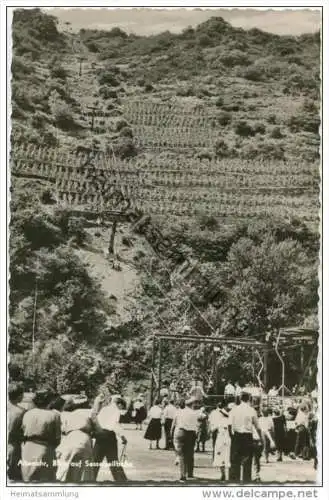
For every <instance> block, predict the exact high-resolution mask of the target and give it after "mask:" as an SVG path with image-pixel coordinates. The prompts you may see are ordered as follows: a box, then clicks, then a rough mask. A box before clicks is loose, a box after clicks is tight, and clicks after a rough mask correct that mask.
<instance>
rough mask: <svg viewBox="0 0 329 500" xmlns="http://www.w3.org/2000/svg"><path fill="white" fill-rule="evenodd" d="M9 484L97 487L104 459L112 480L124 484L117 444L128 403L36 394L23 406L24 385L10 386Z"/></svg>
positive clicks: (116, 398)
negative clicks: (36, 482)
mask: <svg viewBox="0 0 329 500" xmlns="http://www.w3.org/2000/svg"><path fill="white" fill-rule="evenodd" d="M8 392H9V403H8V457H7V461H8V469H7V473H8V478H9V479H10V480H12V481H24V482H33V481H38V482H44V483H48V482H55V481H59V482H66V483H81V482H94V481H96V479H97V475H98V472H99V468H100V466H101V464H102V462H103V460H104V458H106V460H107V463H108V466H109V468H110V471H111V473H112V476H113V479H114V480H115V481H120V482H123V481H125V480H126V476H125V472H124V469H123V467H122V459H121V458H122V457H120V459H119V457H118V439H120V440H121V443H122V445H123V446H125V445H126V443H127V439H126V437H125V435H124V431H123V426H122V424H121V423H120V420H121V417H122V415H123V414H124V413H125V411H126V402H125V400H124V399H123V398H122V397H121V396H120V395H112V396H111V398H110V399H108V400H106V398H105V396H104V394H99V395H98V396H97V397H96V398H95V400H94V402H93V404H92V405H91V404H90V401H89V400H88V398H87V397H86V396H84V395H80V396H77V397H75V398H74V397H69V398H64V397H61V396H58V395H55V394H53V393H52V392H51V391H49V390H42V391H37V392H36V393H34V394H32V395H31V398H30V399H29V398H26V399H27V401H26V400H25V402H22V398H23V393H24V391H23V388H22V386H21V385H20V384H16V383H15V384H10V385H9V389H8ZM24 406H25V407H24Z"/></svg>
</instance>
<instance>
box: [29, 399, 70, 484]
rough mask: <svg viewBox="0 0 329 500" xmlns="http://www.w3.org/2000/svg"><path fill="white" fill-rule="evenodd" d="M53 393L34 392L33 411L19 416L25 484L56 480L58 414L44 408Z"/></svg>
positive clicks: (46, 406) (58, 438) (49, 401)
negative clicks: (20, 418)
mask: <svg viewBox="0 0 329 500" xmlns="http://www.w3.org/2000/svg"><path fill="white" fill-rule="evenodd" d="M52 400H53V394H52V393H51V392H50V391H48V390H43V391H38V392H37V393H36V394H35V397H34V404H35V406H36V407H35V408H33V409H31V410H28V411H27V412H26V413H25V414H24V417H23V423H22V427H23V444H22V462H21V464H22V478H23V481H25V482H32V481H40V482H44V483H47V482H53V481H55V480H56V465H55V459H56V448H57V446H58V445H59V443H60V440H61V419H60V415H59V414H58V413H57V412H54V411H53V410H49V409H48V405H49V404H50V403H51V401H52Z"/></svg>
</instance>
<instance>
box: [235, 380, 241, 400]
mask: <svg viewBox="0 0 329 500" xmlns="http://www.w3.org/2000/svg"><path fill="white" fill-rule="evenodd" d="M234 389H235V391H234V392H235V399H236V401H240V396H241V392H242V389H241V387H240V384H239V382H235V384H234Z"/></svg>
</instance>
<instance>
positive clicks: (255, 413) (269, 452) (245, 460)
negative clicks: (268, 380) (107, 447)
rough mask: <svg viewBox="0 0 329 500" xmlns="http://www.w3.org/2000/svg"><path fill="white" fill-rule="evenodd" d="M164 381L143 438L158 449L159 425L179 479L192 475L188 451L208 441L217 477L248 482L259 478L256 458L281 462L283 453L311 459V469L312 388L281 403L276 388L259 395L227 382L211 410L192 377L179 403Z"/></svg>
mask: <svg viewBox="0 0 329 500" xmlns="http://www.w3.org/2000/svg"><path fill="white" fill-rule="evenodd" d="M166 385H167V384H165V386H164V388H163V390H160V398H158V399H157V400H156V401H155V404H154V406H152V408H151V409H150V412H149V415H148V417H149V421H148V426H147V429H146V432H145V436H144V437H145V438H146V439H149V440H150V449H152V444H151V443H152V441H155V443H156V449H159V441H160V439H161V429H162V427H163V430H164V437H165V443H166V445H165V449H170V448H172V449H174V450H175V452H176V457H177V458H176V463H177V464H178V463H179V464H180V480H181V481H185V480H186V478H187V477H193V462H194V459H193V455H194V453H195V452H204V451H205V448H206V443H207V442H208V441H210V443H211V448H212V465H213V466H214V467H217V468H218V469H219V471H220V475H219V478H220V480H222V481H224V480H230V481H232V482H238V481H240V479H241V480H242V481H244V482H250V481H251V480H252V477H254V479H255V480H256V481H259V480H260V468H261V463H262V460H264V462H265V463H269V462H270V461H272V460H276V461H278V462H282V461H283V460H284V457H288V456H289V457H290V459H294V460H296V459H302V460H311V459H313V465H314V468H317V447H316V435H317V393H316V391H312V393H311V394H309V395H307V394H305V396H303V397H299V398H294V399H291V398H290V399H287V400H285V401H284V402H283V401H282V399H281V398H280V397H278V392H277V389H276V387H274V388H272V390H270V391H269V392H268V394H267V395H265V396H268V397H266V398H265V399H264V393H262V391H260V390H258V391H256V390H255V387H254V386H252V385H251V384H247V385H246V386H245V387H243V388H241V387H240V386H239V384H234V385H233V384H231V382H230V381H228V382H227V384H226V386H225V389H224V395H223V397H222V398H221V399H220V401H219V402H218V403H217V406H216V407H215V408H212V407H211V406H210V407H209V406H205V403H206V402H207V395H206V394H205V392H204V390H203V388H202V383H201V382H200V381H193V383H192V387H191V389H190V392H189V395H188V399H187V400H186V401H185V402H184V400H180V401H179V400H177V399H175V397H174V396H173V394H172V393H171V392H170V391H168V390H167V387H166ZM161 396H162V397H161ZM169 398H171V399H169ZM191 410H193V412H192V411H191ZM161 424H162V425H161ZM272 457H273V459H272ZM191 464H192V465H191ZM252 464H254V473H253V474H252Z"/></svg>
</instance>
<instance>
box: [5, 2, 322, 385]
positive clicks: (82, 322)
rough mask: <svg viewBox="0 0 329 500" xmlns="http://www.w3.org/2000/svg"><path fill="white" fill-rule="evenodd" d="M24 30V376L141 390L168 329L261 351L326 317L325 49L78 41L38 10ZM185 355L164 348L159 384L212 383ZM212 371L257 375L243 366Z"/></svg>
mask: <svg viewBox="0 0 329 500" xmlns="http://www.w3.org/2000/svg"><path fill="white" fill-rule="evenodd" d="M13 33H14V35H13V37H14V56H13V62H12V75H13V76H12V105H13V106H12V124H13V127H12V161H11V173H12V178H11V180H12V185H11V190H12V200H11V214H12V217H11V240H10V252H11V278H10V279H11V281H10V287H11V297H10V315H11V324H10V339H11V340H10V342H11V343H10V352H11V365H10V373H11V377H12V378H21V377H23V378H24V380H25V381H26V384H31V385H35V384H43V383H46V384H50V385H52V386H53V387H54V388H56V389H57V390H59V391H62V390H72V391H75V390H79V388H82V387H83V388H85V387H87V388H88V390H90V391H91V392H92V391H94V390H95V389H96V388H97V387H98V386H99V385H100V384H101V383H103V382H104V379H105V378H106V377H107V376H109V375H114V374H116V375H117V378H116V381H115V382H113V380H112V382H111V383H112V384H114V385H115V384H117V385H116V388H115V390H122V389H124V388H125V387H127V386H128V385H129V387H131V384H133V385H134V386H135V387H136V390H137V389H138V387H139V386H140V388H143V387H144V388H145V386H144V385H143V384H145V379H147V377H148V376H149V369H150V361H151V356H152V346H151V343H152V336H153V334H155V333H157V332H159V333H160V332H161V333H163V332H167V333H169V332H170V333H173V332H174V333H177V332H180V331H182V329H183V328H184V326H185V327H186V326H187V325H188V326H189V328H190V329H191V330H192V331H193V332H196V333H197V334H198V335H200V336H201V335H204V334H208V335H232V336H240V335H249V336H257V337H258V338H264V336H265V333H266V332H267V331H271V332H275V331H276V330H277V329H278V328H280V327H282V326H287V325H291V324H294V323H303V322H304V321H306V320H307V318H308V317H311V318H314V317H315V316H316V311H317V303H318V292H317V286H318V282H317V266H318V247H319V241H318V219H319V198H318V193H319V180H320V175H319V164H318V163H319V150H318V148H319V133H318V126H319V117H318V114H319V113H318V107H319V65H318V62H317V61H318V56H319V37H318V35H305V36H301V37H297V38H292V37H278V36H275V35H270V34H267V33H263V32H260V31H259V30H250V31H247V32H246V31H244V30H240V29H234V28H232V27H231V26H230V25H229V24H228V23H225V22H224V21H223V20H222V19H220V18H219V19H211V20H209V21H207V22H206V23H203V24H202V25H200V26H199V27H197V28H196V29H195V30H186V31H184V33H182V34H181V35H172V34H170V33H164V34H161V35H158V36H154V37H148V38H147V37H137V36H135V35H129V36H127V35H126V34H125V33H123V32H122V31H121V30H118V29H113V30H112V31H110V32H98V31H81V32H80V34H79V35H76V34H72V33H62V32H60V31H59V30H58V28H57V24H56V19H54V18H52V17H50V16H47V15H46V14H43V13H41V12H40V11H39V10H38V9H34V10H28V11H27V10H17V11H15V15H14V22H13ZM47 33H49V34H50V36H48V35H47ZM80 58H81V69H80ZM115 221H117V224H118V225H117V231H116V235H115V238H114V255H112V253H111V255H110V256H109V255H108V247H109V241H110V239H111V232H112V231H113V230H114V226H115ZM113 262H114V264H115V265H114V266H113ZM114 267H116V269H114ZM119 267H120V270H118V268H119ZM31 330H32V331H33V334H32V333H31ZM32 338H33V339H34V341H35V342H36V344H35V346H34V350H33V349H32V348H31V340H32ZM188 351H189V353H188V355H187V353H186V350H185V348H184V347H182V346H179V345H177V346H176V348H175V349H174V350H173V349H171V348H170V347H169V346H167V347H165V348H164V352H163V361H164V371H163V373H164V374H165V375H169V374H170V376H177V377H180V378H181V379H182V380H184V379H185V380H186V379H188V377H190V376H192V373H193V372H194V371H195V370H196V371H201V372H206V373H207V375H208V376H211V370H212V368H211V367H210V366H207V367H206V368H205V365H204V359H205V357H207V356H210V354H211V353H210V352H206V349H205V348H202V347H197V348H192V346H190V349H188ZM232 354H234V355H232ZM220 356H222V358H221V361H222V362H221V366H222V369H223V371H225V370H228V369H230V371H231V373H232V370H233V371H234V370H236V372H237V375H239V376H240V375H242V374H244V376H248V377H249V376H250V373H251V372H250V363H249V362H248V355H247V353H241V352H234V353H233V352H232V351H225V352H223V353H221V355H220ZM81 360H83V362H81ZM273 363H274V361H273ZM296 363H297V361H296V360H294V359H292V360H291V365H290V368H289V370H290V373H289V376H291V377H292V380H293V379H294V377H295V376H296V366H297V364H296ZM273 367H274V370H273V381H274V380H275V376H276V375H275V373H276V372H275V363H274V364H273Z"/></svg>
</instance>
